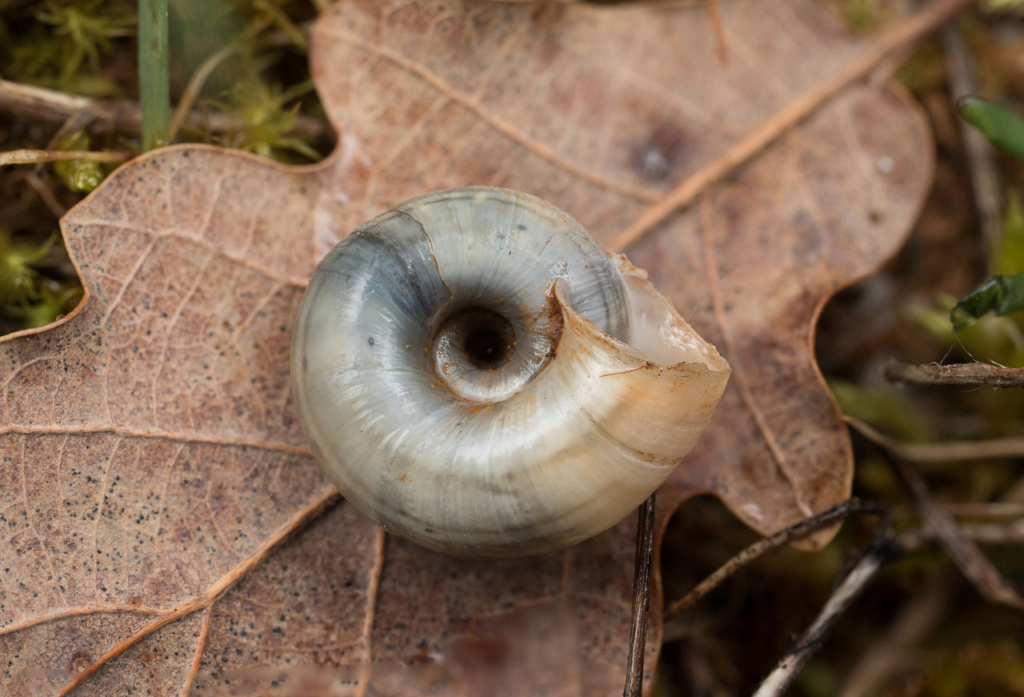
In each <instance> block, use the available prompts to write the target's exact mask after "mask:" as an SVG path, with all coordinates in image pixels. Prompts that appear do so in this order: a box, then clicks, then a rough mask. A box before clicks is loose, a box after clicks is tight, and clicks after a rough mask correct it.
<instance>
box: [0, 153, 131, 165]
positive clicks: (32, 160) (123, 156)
mask: <svg viewBox="0 0 1024 697" xmlns="http://www.w3.org/2000/svg"><path fill="white" fill-rule="evenodd" d="M131 156H132V154H131V153H130V152H92V151H90V150H8V151H6V152H0V167H3V166H4V165H35V164H39V163H40V162H57V161H59V160H92V161H94V162H124V161H125V160H128V159H131Z"/></svg>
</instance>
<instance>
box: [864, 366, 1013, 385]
mask: <svg viewBox="0 0 1024 697" xmlns="http://www.w3.org/2000/svg"><path fill="white" fill-rule="evenodd" d="M882 375H884V376H885V379H886V380H889V381H890V382H895V383H911V384H914V385H970V386H986V387H1024V368H1007V367H1006V366H1002V365H992V364H991V363H957V364H955V365H939V364H938V363H923V364H920V365H915V364H910V363H897V362H895V361H894V362H891V363H887V364H885V366H883V368H882Z"/></svg>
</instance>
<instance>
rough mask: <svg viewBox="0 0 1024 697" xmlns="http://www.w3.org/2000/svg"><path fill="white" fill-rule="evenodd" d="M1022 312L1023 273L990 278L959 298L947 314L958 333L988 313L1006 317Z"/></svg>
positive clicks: (1023, 302)
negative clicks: (1012, 313)
mask: <svg viewBox="0 0 1024 697" xmlns="http://www.w3.org/2000/svg"><path fill="white" fill-rule="evenodd" d="M1021 310H1024V273H1018V274H1014V275H1013V276H992V277H991V278H989V279H987V280H985V281H984V282H983V283H982V284H981V285H980V286H978V287H977V288H975V289H974V290H973V291H971V292H970V293H968V294H967V295H965V296H964V297H962V298H960V301H959V302H957V304H956V305H955V306H954V307H953V309H952V310H951V311H950V313H949V320H950V322H952V323H953V329H954V330H955V331H960V330H961V329H963V328H964V327H965V326H967V325H968V324H970V323H971V322H972V321H973V320H976V319H978V318H979V317H981V316H982V315H984V314H986V313H988V312H995V313H996V314H997V315H1008V314H1010V313H1011V312H1020V311H1021Z"/></svg>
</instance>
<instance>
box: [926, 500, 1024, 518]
mask: <svg viewBox="0 0 1024 697" xmlns="http://www.w3.org/2000/svg"><path fill="white" fill-rule="evenodd" d="M939 505H940V506H941V507H942V510H944V511H945V512H946V513H949V514H950V515H952V516H960V517H971V518H1024V503H1021V502H1015V501H992V502H988V503H985V502H974V501H967V502H964V503H940V504H939Z"/></svg>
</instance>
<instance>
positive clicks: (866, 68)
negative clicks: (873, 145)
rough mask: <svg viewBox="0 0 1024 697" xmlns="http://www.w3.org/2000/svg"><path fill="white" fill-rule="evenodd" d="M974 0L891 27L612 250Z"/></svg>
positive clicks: (669, 198) (937, 5) (945, 4)
mask: <svg viewBox="0 0 1024 697" xmlns="http://www.w3.org/2000/svg"><path fill="white" fill-rule="evenodd" d="M973 3H974V0H937V2H933V3H931V4H929V5H928V6H927V7H926V8H925V9H924V10H921V11H920V12H918V13H916V14H914V15H912V16H911V17H908V18H906V19H904V20H902V21H900V22H899V23H897V24H896V25H894V26H893V27H892V28H891V29H888V30H887V31H885V32H884V33H883V34H881V36H879V37H878V40H877V41H876V42H875V45H874V47H873V48H871V49H870V50H869V51H868V52H867V53H864V54H861V55H859V56H858V57H856V58H854V59H853V60H852V61H851V62H849V63H847V64H846V65H844V66H843V67H842V68H841V69H840V70H839V71H838V72H836V73H833V74H832V75H831V76H830V77H829V79H828V80H826V81H825V82H822V83H820V84H818V85H817V86H816V87H814V88H813V89H811V90H810V91H809V92H806V93H804V94H802V95H800V96H799V97H797V98H796V99H793V100H791V101H790V102H789V103H787V104H786V106H785V107H783V108H782V110H780V111H779V112H778V113H777V114H775V115H774V116H773V117H772V118H770V119H768V120H767V121H765V122H763V123H762V124H761V125H759V126H758V127H757V128H755V129H754V130H752V131H750V132H749V133H747V134H746V135H745V136H743V137H742V138H741V139H740V140H739V141H737V142H736V143H735V144H733V146H732V147H730V148H729V149H728V150H726V151H725V152H724V153H722V154H721V155H720V156H719V157H717V158H715V159H714V160H712V161H711V162H710V163H709V164H708V165H706V166H705V167H703V168H701V169H700V170H698V171H697V172H696V173H694V174H693V175H692V176H690V177H688V178H687V179H686V180H684V181H683V182H682V183H681V184H680V185H679V186H678V187H676V188H675V189H673V190H672V191H671V192H669V193H668V194H667V195H666V196H664V197H662V198H661V199H660V200H658V201H657V202H656V203H654V204H652V205H651V206H650V207H648V208H647V210H646V211H644V213H642V214H641V215H640V217H639V218H637V220H636V221H634V222H633V224H632V225H630V226H629V227H628V228H627V229H626V230H625V231H624V232H622V234H620V235H619V236H618V237H616V238H615V239H613V240H612V241H611V243H610V244H609V245H608V251H611V252H621V251H623V250H625V249H626V248H627V247H628V246H630V245H631V244H633V243H635V242H637V241H638V240H640V239H641V238H642V237H643V236H644V235H646V234H647V233H649V232H650V231H651V230H653V229H654V228H655V227H656V226H658V225H659V224H660V223H661V222H662V221H663V220H665V219H666V218H667V217H668V216H669V215H671V214H672V213H674V212H675V211H677V210H679V209H680V208H684V207H685V206H688V205H689V204H690V203H692V202H693V200H694V199H695V198H696V197H697V196H698V195H700V194H701V193H702V192H704V191H706V190H707V188H708V187H709V186H711V185H712V184H714V183H716V182H718V181H721V180H722V179H723V178H725V177H726V176H727V175H729V174H730V173H731V172H732V171H733V170H735V169H736V168H738V167H739V166H741V165H743V164H745V163H747V162H749V161H750V160H751V159H752V158H753V157H754V156H755V155H757V154H758V153H760V152H761V151H763V150H764V149H765V148H767V147H768V146H769V145H770V144H772V143H773V142H775V141H776V140H777V139H778V138H779V137H780V136H782V135H783V134H784V133H787V132H789V130H790V129H792V128H793V127H794V126H795V125H796V124H798V123H800V122H801V121H803V120H804V119H806V118H808V117H809V116H810V115H811V114H813V113H815V112H816V111H817V110H818V109H820V108H821V107H822V106H823V105H824V104H825V103H827V102H828V101H829V100H831V99H832V98H834V97H835V96H836V95H838V94H839V93H840V92H842V91H843V90H844V89H846V88H847V87H849V86H850V85H851V84H853V83H855V82H858V81H859V80H862V79H863V78H864V77H865V76H866V75H868V74H869V73H871V72H872V71H873V70H874V69H875V68H876V67H878V66H879V65H880V64H882V63H883V62H885V61H886V60H887V59H888V58H889V57H891V56H892V55H894V54H896V53H899V52H901V51H903V50H904V49H906V48H907V47H908V46H910V45H912V44H914V43H916V42H917V41H919V40H920V39H922V38H923V37H925V36H927V35H928V34H930V33H931V32H933V31H935V29H936V28H937V27H939V26H941V25H943V24H945V23H946V22H947V21H948V20H949V19H950V18H951V17H953V16H954V15H955V14H956V13H958V12H960V11H961V10H963V9H964V8H966V7H969V6H970V5H972V4H973Z"/></svg>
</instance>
